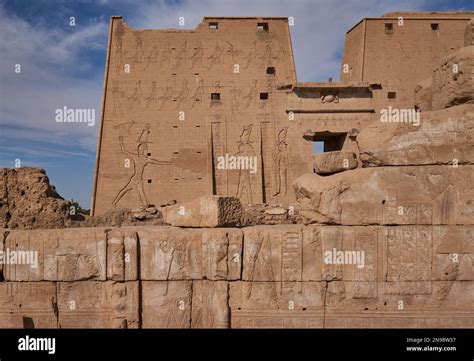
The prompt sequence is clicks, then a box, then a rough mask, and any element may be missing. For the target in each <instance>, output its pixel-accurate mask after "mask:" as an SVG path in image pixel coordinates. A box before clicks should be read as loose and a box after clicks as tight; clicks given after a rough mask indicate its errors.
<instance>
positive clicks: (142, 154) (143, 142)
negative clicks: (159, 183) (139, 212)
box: [112, 124, 171, 209]
mask: <svg viewBox="0 0 474 361" xmlns="http://www.w3.org/2000/svg"><path fill="white" fill-rule="evenodd" d="M149 128H150V124H147V125H146V126H145V129H143V130H142V133H141V135H140V137H139V139H138V142H137V143H138V144H137V152H136V153H133V152H130V151H128V150H127V149H126V148H125V144H124V143H123V136H122V135H119V143H120V150H121V151H122V153H124V154H126V155H128V156H130V161H131V163H132V164H133V174H132V176H131V177H130V179H129V180H128V182H127V184H125V186H124V187H123V188H122V189H121V190H120V192H119V193H118V194H117V196H116V197H115V199H114V201H113V202H112V204H113V205H114V207H116V206H117V204H118V202H120V200H121V199H122V198H123V197H124V196H125V195H126V194H127V193H128V192H130V191H132V190H135V191H136V192H137V193H138V197H139V199H140V205H141V207H140V208H141V209H146V208H147V207H148V201H147V199H146V195H145V190H144V187H143V173H144V171H145V167H146V166H147V165H148V164H155V165H169V164H171V162H170V161H163V160H157V159H154V158H151V157H150V156H149V153H148V144H149V143H150V142H149V141H148V134H149V132H150V131H149Z"/></svg>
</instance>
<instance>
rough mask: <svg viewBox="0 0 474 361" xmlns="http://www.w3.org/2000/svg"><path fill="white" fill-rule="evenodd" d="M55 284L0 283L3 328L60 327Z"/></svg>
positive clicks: (0, 310)
mask: <svg viewBox="0 0 474 361" xmlns="http://www.w3.org/2000/svg"><path fill="white" fill-rule="evenodd" d="M57 317H58V313H57V300H56V285H55V284H54V283H53V282H27V283H26V282H25V283H23V282H1V283H0V328H57V327H58V320H57Z"/></svg>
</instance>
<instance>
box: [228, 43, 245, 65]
mask: <svg viewBox="0 0 474 361" xmlns="http://www.w3.org/2000/svg"><path fill="white" fill-rule="evenodd" d="M226 43H227V56H229V57H230V58H231V59H232V62H233V63H234V64H236V63H237V60H236V59H237V57H238V56H239V55H240V54H241V53H242V51H240V50H239V49H236V48H234V44H232V43H231V42H230V41H228V40H226Z"/></svg>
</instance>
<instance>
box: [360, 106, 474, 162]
mask: <svg viewBox="0 0 474 361" xmlns="http://www.w3.org/2000/svg"><path fill="white" fill-rule="evenodd" d="M419 116H420V125H419V126H413V125H411V124H409V125H406V124H399V123H398V124H397V123H392V124H390V123H382V122H377V121H375V122H372V123H371V124H370V125H368V126H367V127H365V128H364V129H362V131H361V132H360V134H359V135H358V137H357V143H358V145H359V150H360V159H361V161H362V163H363V165H364V166H365V167H380V166H385V165H390V166H393V165H429V164H451V165H454V166H456V165H460V164H473V162H474V105H472V104H464V105H459V106H455V107H451V108H448V109H443V110H439V111H430V112H421V113H420V115H419Z"/></svg>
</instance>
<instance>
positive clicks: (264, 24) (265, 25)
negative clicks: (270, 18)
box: [257, 23, 268, 31]
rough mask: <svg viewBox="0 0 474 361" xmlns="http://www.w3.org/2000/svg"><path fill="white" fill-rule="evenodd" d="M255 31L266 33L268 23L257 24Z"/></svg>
mask: <svg viewBox="0 0 474 361" xmlns="http://www.w3.org/2000/svg"><path fill="white" fill-rule="evenodd" d="M257 29H258V30H259V31H268V23H257Z"/></svg>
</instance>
